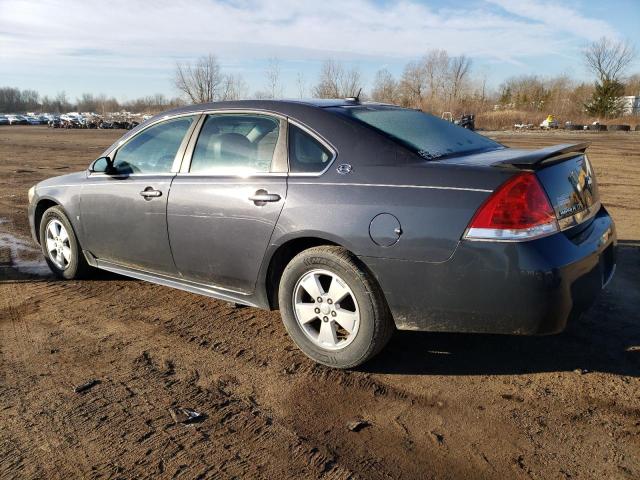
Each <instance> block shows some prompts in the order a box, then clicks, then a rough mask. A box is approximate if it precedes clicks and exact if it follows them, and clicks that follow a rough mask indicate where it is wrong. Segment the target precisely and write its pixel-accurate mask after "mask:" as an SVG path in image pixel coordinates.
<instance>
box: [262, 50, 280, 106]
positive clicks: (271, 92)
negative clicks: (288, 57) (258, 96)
mask: <svg viewBox="0 0 640 480" xmlns="http://www.w3.org/2000/svg"><path fill="white" fill-rule="evenodd" d="M265 75H266V77H267V94H268V97H269V98H280V97H282V84H281V82H280V60H278V59H277V58H275V57H274V58H270V59H269V62H268V64H267V70H266V72H265Z"/></svg>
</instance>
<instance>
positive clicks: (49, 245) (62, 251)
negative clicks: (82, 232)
mask: <svg viewBox="0 0 640 480" xmlns="http://www.w3.org/2000/svg"><path fill="white" fill-rule="evenodd" d="M38 238H39V240H40V245H41V246H42V253H43V254H44V258H45V260H46V261H47V264H48V265H49V268H50V269H51V271H52V272H53V273H55V274H56V275H57V276H58V277H60V278H64V279H67V280H71V279H73V278H80V277H83V276H86V275H88V274H89V272H90V267H89V265H88V264H87V261H86V260H85V258H84V255H83V254H82V249H81V248H80V244H79V243H78V239H77V238H76V235H75V233H74V231H73V227H72V226H71V222H69V219H68V218H67V216H66V215H65V213H64V210H62V208H61V207H59V206H57V205H56V206H54V207H51V208H49V209H47V210H46V211H45V212H44V214H43V215H42V218H41V219H40V235H39V237H38Z"/></svg>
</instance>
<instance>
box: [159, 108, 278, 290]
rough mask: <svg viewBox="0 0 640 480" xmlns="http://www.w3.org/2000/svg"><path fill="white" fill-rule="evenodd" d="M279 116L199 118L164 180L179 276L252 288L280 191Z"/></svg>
mask: <svg viewBox="0 0 640 480" xmlns="http://www.w3.org/2000/svg"><path fill="white" fill-rule="evenodd" d="M286 155H287V154H286V121H285V119H282V118H278V117H275V116H271V115H265V114H262V113H250V112H247V113H216V114H210V115H207V116H205V117H204V119H203V124H202V127H201V129H200V132H199V134H198V135H194V136H193V138H192V141H191V142H190V146H189V147H188V149H187V154H186V156H185V161H184V163H183V166H182V168H181V171H180V173H179V174H178V175H177V176H176V178H175V179H174V181H173V184H172V187H171V194H170V196H169V204H168V208H167V222H168V230H169V241H170V243H171V250H172V253H173V258H174V260H175V263H176V267H177V269H178V272H179V273H180V275H181V276H182V277H183V278H184V279H186V280H190V281H195V282H199V283H206V284H209V285H214V286H216V287H219V288H226V289H229V290H233V291H237V292H241V293H252V292H253V290H254V288H255V283H256V279H257V276H258V270H259V268H260V265H261V263H262V260H263V257H264V253H265V250H266V248H267V246H268V244H269V240H270V239H271V235H272V233H273V229H274V227H275V225H276V222H277V220H278V217H279V215H280V212H281V211H282V207H283V205H284V201H285V198H286V195H287V157H286Z"/></svg>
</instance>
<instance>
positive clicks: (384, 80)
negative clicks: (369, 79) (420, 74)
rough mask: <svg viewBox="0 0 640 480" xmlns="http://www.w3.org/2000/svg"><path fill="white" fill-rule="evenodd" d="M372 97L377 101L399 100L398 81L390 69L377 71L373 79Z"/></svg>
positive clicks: (394, 101) (393, 101)
mask: <svg viewBox="0 0 640 480" xmlns="http://www.w3.org/2000/svg"><path fill="white" fill-rule="evenodd" d="M371 98H372V99H373V100H375V101H376V102H384V103H397V102H398V82H397V81H396V79H395V78H393V75H391V72H390V71H389V70H387V69H386V68H385V69H382V70H378V72H377V73H376V78H375V80H374V81H373V90H372V91H371Z"/></svg>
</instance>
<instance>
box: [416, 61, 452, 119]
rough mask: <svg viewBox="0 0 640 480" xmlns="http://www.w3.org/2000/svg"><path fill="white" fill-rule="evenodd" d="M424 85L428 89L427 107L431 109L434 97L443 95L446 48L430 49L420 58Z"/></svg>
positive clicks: (447, 72) (447, 66)
mask: <svg viewBox="0 0 640 480" xmlns="http://www.w3.org/2000/svg"><path fill="white" fill-rule="evenodd" d="M421 67H422V68H423V69H424V76H425V80H426V86H427V88H428V91H429V108H430V109H433V108H434V104H435V103H436V99H442V98H443V97H444V95H445V90H446V83H447V77H448V75H449V54H448V53H447V51H446V50H431V51H430V52H428V53H427V54H426V55H425V56H424V58H423V59H422V65H421Z"/></svg>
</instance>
